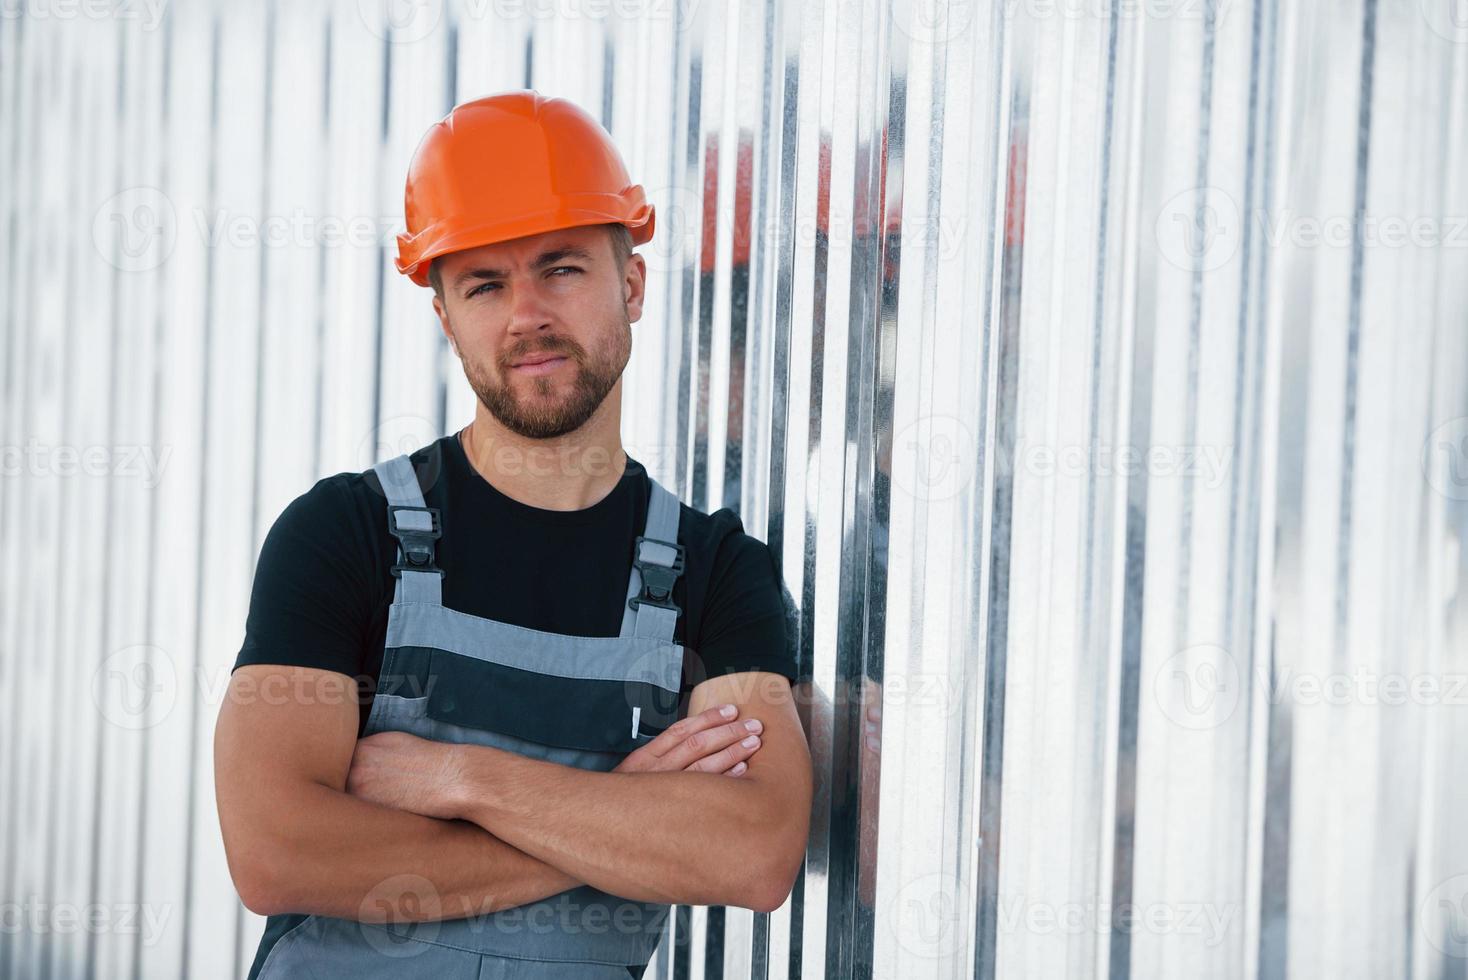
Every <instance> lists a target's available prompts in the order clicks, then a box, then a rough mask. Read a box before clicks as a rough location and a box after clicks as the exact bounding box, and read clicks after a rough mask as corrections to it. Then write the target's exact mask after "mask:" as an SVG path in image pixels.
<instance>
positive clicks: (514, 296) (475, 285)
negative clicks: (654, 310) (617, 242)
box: [433, 225, 645, 439]
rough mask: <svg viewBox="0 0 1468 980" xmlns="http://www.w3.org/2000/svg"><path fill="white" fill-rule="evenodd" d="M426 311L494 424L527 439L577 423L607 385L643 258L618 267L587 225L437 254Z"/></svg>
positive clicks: (600, 231)
mask: <svg viewBox="0 0 1468 980" xmlns="http://www.w3.org/2000/svg"><path fill="white" fill-rule="evenodd" d="M438 267H439V271H440V275H441V280H442V282H443V296H442V298H440V297H437V296H435V297H434V300H433V308H434V311H435V312H436V313H437V314H438V316H439V322H440V323H441V324H442V326H443V329H444V333H445V334H447V335H448V336H449V338H450V340H451V341H452V342H453V343H454V344H455V345H456V347H457V350H458V354H459V359H460V360H461V361H462V362H463V364H464V374H465V376H466V377H467V378H468V379H469V384H470V386H471V387H472V388H473V389H474V393H475V394H476V395H478V396H479V400H480V401H481V402H483V403H484V407H485V408H487V409H488V410H489V412H490V414H491V415H493V416H494V417H495V418H496V419H497V420H498V421H499V422H500V424H501V425H503V426H504V427H505V428H507V429H509V430H510V431H511V432H514V433H516V434H518V435H521V436H525V437H527V438H531V439H550V438H554V437H555V436H559V435H564V434H565V433H567V432H573V431H575V430H576V429H579V428H580V427H581V426H582V425H583V424H584V423H585V422H586V420H587V419H589V418H591V416H592V415H593V414H594V413H595V412H596V410H597V408H598V407H599V406H600V405H601V404H602V402H603V401H604V400H605V399H606V397H607V395H608V393H610V392H611V390H612V389H613V387H615V386H616V384H617V381H618V380H619V379H620V378H621V376H622V370H623V369H624V368H625V367H626V366H627V359H628V358H629V357H630V356H631V353H632V326H631V325H632V323H633V322H634V321H636V320H639V319H641V318H642V296H643V272H644V269H645V265H644V263H643V260H642V257H641V256H638V255H634V256H632V258H631V259H630V260H628V262H627V263H626V265H625V266H623V264H622V263H620V262H619V261H618V259H617V256H616V254H615V250H614V249H613V246H612V241H611V235H610V234H609V232H608V231H607V229H605V228H603V227H601V226H598V225H591V226H587V227H583V228H568V229H565V230H563V231H553V232H546V233H544V234H540V235H529V236H527V237H525V238H516V239H513V240H511V241H508V242H497V243H495V244H493V245H484V246H481V247H479V248H473V249H467V250H465V251H462V252H454V253H451V254H449V255H445V256H443V257H442V259H440V260H439V266H438Z"/></svg>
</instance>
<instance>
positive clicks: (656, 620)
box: [621, 478, 683, 642]
mask: <svg viewBox="0 0 1468 980" xmlns="http://www.w3.org/2000/svg"><path fill="white" fill-rule="evenodd" d="M648 482H649V483H650V484H651V485H652V495H651V496H650V497H649V498H648V501H647V528H646V530H645V531H643V533H642V535H641V536H640V537H638V539H637V542H636V543H635V544H634V545H633V551H632V574H631V576H630V577H629V579H628V582H627V607H626V608H625V609H623V610H622V632H621V635H622V636H624V637H632V636H641V637H649V638H652V639H658V640H667V641H669V642H671V641H672V639H673V627H674V626H675V625H676V624H677V622H678V613H679V612H680V611H681V610H679V608H678V607H677V606H676V605H674V604H673V583H674V582H676V581H677V580H678V576H680V575H682V574H683V546H682V545H681V544H679V543H678V521H679V517H680V516H681V511H680V509H679V506H678V498H677V497H675V496H673V494H672V493H671V492H669V491H668V490H666V489H664V488H663V486H662V485H661V484H660V483H658V481H656V480H653V479H651V478H649V480H648Z"/></svg>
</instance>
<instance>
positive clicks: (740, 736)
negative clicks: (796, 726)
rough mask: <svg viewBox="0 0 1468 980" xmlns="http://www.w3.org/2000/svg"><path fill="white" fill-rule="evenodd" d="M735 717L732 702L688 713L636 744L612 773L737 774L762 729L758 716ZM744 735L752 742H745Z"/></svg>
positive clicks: (756, 747) (757, 743)
mask: <svg viewBox="0 0 1468 980" xmlns="http://www.w3.org/2000/svg"><path fill="white" fill-rule="evenodd" d="M725 712H728V713H727V714H725ZM738 716H739V709H738V708H737V707H735V706H734V705H732V704H726V705H722V706H720V707H714V708H709V709H708V710H707V711H700V712H699V713H698V714H696V715H689V716H688V717H687V718H683V719H681V720H679V721H676V722H674V723H673V724H671V725H669V726H668V729H667V731H665V732H663V733H662V734H660V735H658V737H657V738H655V739H653V740H652V741H651V742H648V743H647V744H646V745H642V746H638V748H637V750H636V751H634V752H633V753H632V754H630V755H628V756H627V758H625V759H623V760H622V761H621V762H620V763H618V764H617V768H615V769H613V770H612V772H711V773H723V774H724V775H726V776H736V777H737V776H739V775H740V774H742V773H743V772H744V771H745V770H746V769H748V768H749V767H748V766H747V765H746V764H745V761H744V760H746V759H748V758H749V757H750V756H752V755H754V754H755V753H756V752H758V751H759V747H760V740H759V733H760V732H761V731H763V730H764V726H763V725H762V724H761V723H760V721H759V719H757V718H750V719H748V720H747V721H736V720H734V719H736V718H738ZM750 726H752V727H750ZM747 738H752V739H754V744H753V745H745V744H744V740H745V739H747Z"/></svg>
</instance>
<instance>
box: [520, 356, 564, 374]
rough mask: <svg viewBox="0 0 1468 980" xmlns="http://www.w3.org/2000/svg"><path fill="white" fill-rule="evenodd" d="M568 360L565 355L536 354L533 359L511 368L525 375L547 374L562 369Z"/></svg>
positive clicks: (530, 358)
mask: <svg viewBox="0 0 1468 980" xmlns="http://www.w3.org/2000/svg"><path fill="white" fill-rule="evenodd" d="M567 360H569V358H567V356H566V355H564V354H536V355H535V356H533V357H527V358H526V359H525V360H523V361H520V362H518V363H516V364H513V365H511V367H512V368H513V369H514V370H516V371H521V372H523V373H525V374H547V373H549V372H551V371H554V370H555V369H556V368H558V367H560V366H561V365H562V364H563V363H564V362H566V361H567Z"/></svg>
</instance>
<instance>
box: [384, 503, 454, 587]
mask: <svg viewBox="0 0 1468 980" xmlns="http://www.w3.org/2000/svg"><path fill="white" fill-rule="evenodd" d="M404 511H408V512H412V513H418V514H427V515H428V525H429V526H428V528H426V529H425V528H423V527H405V526H403V524H402V523H400V521H399V518H398V514H399V513H400V512H404ZM413 523H415V524H421V523H422V521H421V519H420V520H417V521H414V522H413ZM387 530H388V533H389V534H391V535H392V536H393V537H395V538H397V539H398V543H399V544H400V545H401V547H402V552H403V556H402V559H400V560H399V561H396V562H394V563H393V566H392V568H391V572H392V577H393V578H402V575H403V572H405V571H408V572H430V573H435V574H437V575H438V576H439V577H440V578H442V577H443V569H441V568H438V567H436V566H435V565H434V564H433V542H434V541H436V540H438V538H440V537H442V536H443V525H442V523H440V521H439V516H438V508H437V507H408V506H399V505H391V504H390V505H389V506H388V508H387Z"/></svg>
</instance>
